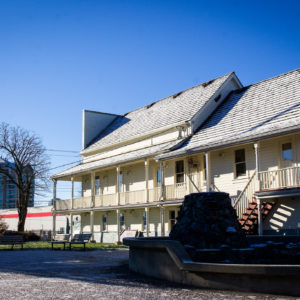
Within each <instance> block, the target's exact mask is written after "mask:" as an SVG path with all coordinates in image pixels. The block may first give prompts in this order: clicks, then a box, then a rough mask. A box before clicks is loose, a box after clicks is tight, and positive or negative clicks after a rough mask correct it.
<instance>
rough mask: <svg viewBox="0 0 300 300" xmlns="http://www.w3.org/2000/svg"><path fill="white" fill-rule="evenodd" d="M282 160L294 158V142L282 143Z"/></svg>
mask: <svg viewBox="0 0 300 300" xmlns="http://www.w3.org/2000/svg"><path fill="white" fill-rule="evenodd" d="M282 160H289V161H292V160H293V150H292V143H285V144H282Z"/></svg>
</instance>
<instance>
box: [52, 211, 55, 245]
mask: <svg viewBox="0 0 300 300" xmlns="http://www.w3.org/2000/svg"><path fill="white" fill-rule="evenodd" d="M52 222H53V223H52V240H54V239H55V234H56V213H55V211H54V212H53V220H52Z"/></svg>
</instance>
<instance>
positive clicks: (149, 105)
mask: <svg viewBox="0 0 300 300" xmlns="http://www.w3.org/2000/svg"><path fill="white" fill-rule="evenodd" d="M155 103H156V102H153V103H151V104H148V105H147V106H146V108H147V109H148V108H150V107H151V106H153V105H154V104H155Z"/></svg>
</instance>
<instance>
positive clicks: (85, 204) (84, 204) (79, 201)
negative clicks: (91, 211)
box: [73, 197, 92, 209]
mask: <svg viewBox="0 0 300 300" xmlns="http://www.w3.org/2000/svg"><path fill="white" fill-rule="evenodd" d="M91 204H92V203H91V197H82V198H75V199H73V208H74V209H78V208H89V207H91Z"/></svg>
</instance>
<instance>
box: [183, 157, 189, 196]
mask: <svg viewBox="0 0 300 300" xmlns="http://www.w3.org/2000/svg"><path fill="white" fill-rule="evenodd" d="M189 172H190V171H189V162H188V159H187V158H185V159H184V177H185V178H184V181H185V184H186V193H187V195H188V194H189V193H190V179H189Z"/></svg>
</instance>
